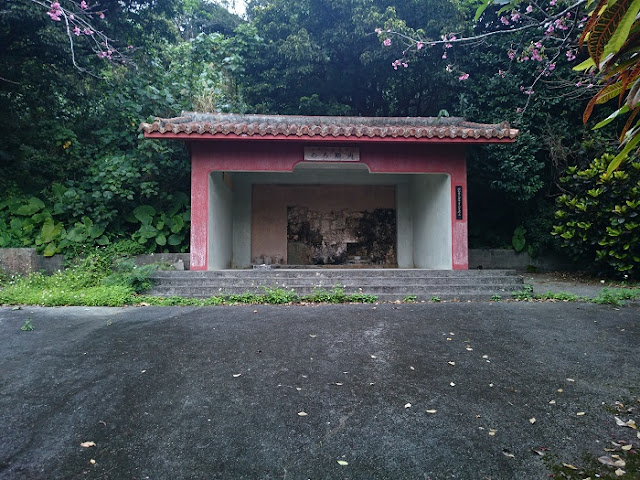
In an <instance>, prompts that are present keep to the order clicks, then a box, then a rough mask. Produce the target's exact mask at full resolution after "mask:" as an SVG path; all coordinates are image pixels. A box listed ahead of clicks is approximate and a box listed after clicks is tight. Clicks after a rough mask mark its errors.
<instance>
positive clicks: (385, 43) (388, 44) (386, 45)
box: [382, 38, 391, 47]
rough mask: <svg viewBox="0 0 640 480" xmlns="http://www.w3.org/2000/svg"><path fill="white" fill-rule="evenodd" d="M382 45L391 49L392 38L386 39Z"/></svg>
mask: <svg viewBox="0 0 640 480" xmlns="http://www.w3.org/2000/svg"><path fill="white" fill-rule="evenodd" d="M382 44H383V45H384V46H385V47H390V46H391V39H390V38H385V40H384V42H382Z"/></svg>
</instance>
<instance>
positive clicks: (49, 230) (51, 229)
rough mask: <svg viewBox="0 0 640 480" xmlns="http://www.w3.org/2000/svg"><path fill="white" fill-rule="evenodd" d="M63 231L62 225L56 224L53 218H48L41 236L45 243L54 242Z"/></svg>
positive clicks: (43, 225)
mask: <svg viewBox="0 0 640 480" xmlns="http://www.w3.org/2000/svg"><path fill="white" fill-rule="evenodd" d="M61 231H62V224H61V223H58V224H56V223H55V222H54V221H53V218H51V217H49V218H47V219H46V220H45V221H44V223H43V224H42V230H41V232H40V236H41V237H42V242H43V243H50V242H52V241H53V240H54V239H55V238H56V237H57V236H58V235H59V234H60V232H61Z"/></svg>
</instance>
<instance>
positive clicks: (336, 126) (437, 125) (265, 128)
mask: <svg viewBox="0 0 640 480" xmlns="http://www.w3.org/2000/svg"><path fill="white" fill-rule="evenodd" d="M140 128H141V129H142V130H143V131H144V133H145V135H147V136H152V137H161V136H167V137H173V136H174V135H180V137H184V136H185V134H186V135H188V136H189V137H191V136H193V137H197V136H202V137H203V139H204V138H205V137H209V136H211V135H214V136H216V137H218V138H220V137H229V138H231V137H236V138H237V137H301V138H309V137H320V138H327V139H328V140H329V139H331V138H353V139H354V140H357V139H360V138H363V139H366V138H380V139H382V138H388V139H393V138H402V137H404V138H406V139H414V138H415V139H425V140H426V139H432V140H434V141H437V140H438V139H443V140H449V139H459V140H471V141H474V140H476V141H483V140H487V141H488V142H491V141H492V140H493V141H496V140H498V141H500V140H502V141H509V140H514V139H515V138H516V137H517V136H518V133H519V132H518V130H515V129H512V128H511V127H510V126H509V124H508V123H507V122H503V123H500V124H483V123H472V122H467V121H466V120H465V119H463V118H459V117H443V118H434V117H319V116H318V117H313V116H297V115H296V116H293V115H241V114H231V113H215V114H202V113H192V112H183V113H182V115H181V116H180V117H176V118H158V119H156V120H155V121H154V122H153V123H143V124H142V125H141V126H140ZM194 139H195V138H194Z"/></svg>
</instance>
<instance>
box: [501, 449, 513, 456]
mask: <svg viewBox="0 0 640 480" xmlns="http://www.w3.org/2000/svg"><path fill="white" fill-rule="evenodd" d="M502 454H503V455H504V456H505V457H508V458H516V456H515V455H514V454H513V453H511V452H510V451H509V450H507V449H506V448H504V449H503V450H502Z"/></svg>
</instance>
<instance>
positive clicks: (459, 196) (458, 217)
mask: <svg viewBox="0 0 640 480" xmlns="http://www.w3.org/2000/svg"><path fill="white" fill-rule="evenodd" d="M456 220H462V186H461V185H456Z"/></svg>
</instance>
